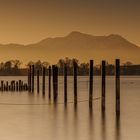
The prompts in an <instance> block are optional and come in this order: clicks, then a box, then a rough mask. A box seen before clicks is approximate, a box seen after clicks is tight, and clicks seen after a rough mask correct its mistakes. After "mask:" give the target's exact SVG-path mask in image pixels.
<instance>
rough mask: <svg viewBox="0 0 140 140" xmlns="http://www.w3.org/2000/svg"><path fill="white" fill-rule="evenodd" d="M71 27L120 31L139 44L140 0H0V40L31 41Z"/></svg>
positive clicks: (97, 31)
mask: <svg viewBox="0 0 140 140" xmlns="http://www.w3.org/2000/svg"><path fill="white" fill-rule="evenodd" d="M71 31H81V32H85V33H90V34H93V35H108V34H112V33H113V34H120V35H122V36H123V37H125V38H127V39H128V40H129V41H131V42H133V43H135V44H137V45H139V46H140V0H0V43H4V44H5V43H22V44H29V43H34V42H38V41H40V40H41V39H44V38H46V37H54V36H64V35H66V34H68V33H69V32H71Z"/></svg>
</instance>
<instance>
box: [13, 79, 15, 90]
mask: <svg viewBox="0 0 140 140" xmlns="http://www.w3.org/2000/svg"><path fill="white" fill-rule="evenodd" d="M13 91H15V80H14V81H13Z"/></svg>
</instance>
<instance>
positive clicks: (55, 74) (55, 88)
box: [52, 65, 58, 102]
mask: <svg viewBox="0 0 140 140" xmlns="http://www.w3.org/2000/svg"><path fill="white" fill-rule="evenodd" d="M52 70H53V98H54V102H56V101H57V97H58V67H57V66H55V65H53V66H52Z"/></svg>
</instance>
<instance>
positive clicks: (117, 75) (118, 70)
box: [116, 59, 120, 114]
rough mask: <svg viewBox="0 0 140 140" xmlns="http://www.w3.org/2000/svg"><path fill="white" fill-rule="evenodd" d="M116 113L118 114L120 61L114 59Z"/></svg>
mask: <svg viewBox="0 0 140 140" xmlns="http://www.w3.org/2000/svg"><path fill="white" fill-rule="evenodd" d="M116 113H117V114H120V60H119V59H116Z"/></svg>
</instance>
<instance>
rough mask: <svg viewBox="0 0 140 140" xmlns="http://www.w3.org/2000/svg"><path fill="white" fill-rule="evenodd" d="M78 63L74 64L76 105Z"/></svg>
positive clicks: (75, 97) (75, 96)
mask: <svg viewBox="0 0 140 140" xmlns="http://www.w3.org/2000/svg"><path fill="white" fill-rule="evenodd" d="M77 67H78V66H77V63H76V62H75V61H74V62H73V72H74V103H77Z"/></svg>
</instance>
